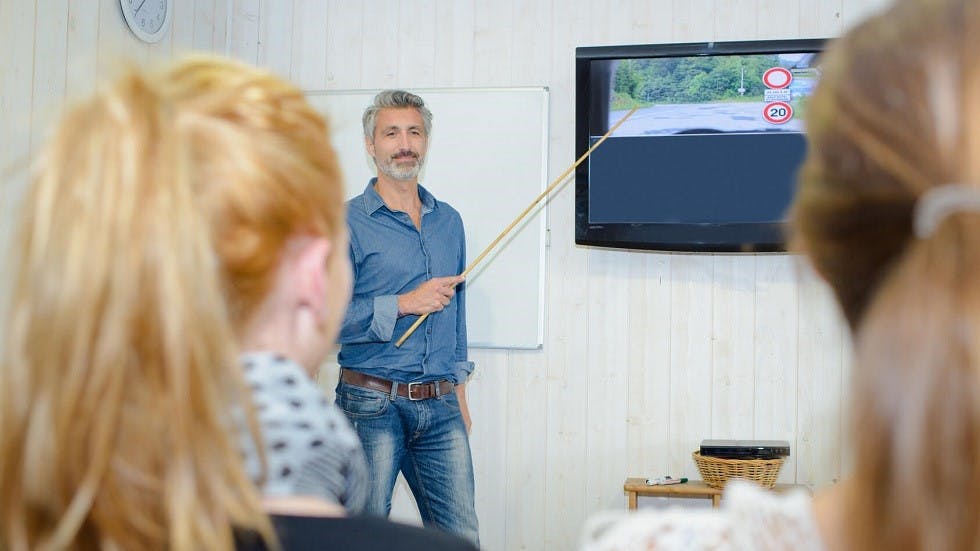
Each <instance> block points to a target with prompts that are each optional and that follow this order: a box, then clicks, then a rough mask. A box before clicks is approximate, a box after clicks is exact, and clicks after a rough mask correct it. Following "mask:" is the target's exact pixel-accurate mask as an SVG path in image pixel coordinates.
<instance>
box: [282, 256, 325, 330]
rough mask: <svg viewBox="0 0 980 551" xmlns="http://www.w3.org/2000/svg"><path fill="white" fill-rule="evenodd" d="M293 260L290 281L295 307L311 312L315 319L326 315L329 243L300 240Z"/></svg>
mask: <svg viewBox="0 0 980 551" xmlns="http://www.w3.org/2000/svg"><path fill="white" fill-rule="evenodd" d="M301 239H302V241H300V245H299V248H298V250H297V251H296V253H295V257H294V259H293V267H294V273H293V277H291V278H290V279H292V282H293V285H295V286H296V287H295V290H294V293H293V296H294V297H295V300H296V305H297V306H299V307H307V308H309V309H310V310H312V313H313V315H314V316H315V317H316V319H323V317H324V316H325V315H326V312H325V311H324V310H325V308H326V304H325V300H326V284H327V256H328V255H329V254H330V241H329V240H328V239H327V238H325V237H304V238H301Z"/></svg>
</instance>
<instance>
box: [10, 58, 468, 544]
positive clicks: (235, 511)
mask: <svg viewBox="0 0 980 551" xmlns="http://www.w3.org/2000/svg"><path fill="white" fill-rule="evenodd" d="M342 201H343V190H342V182H341V177H340V172H339V168H338V165H337V161H336V158H335V155H334V152H333V148H332V147H331V144H330V141H329V137H328V133H327V128H326V124H325V122H324V121H323V119H322V118H321V117H320V116H319V115H318V114H317V113H316V112H315V111H314V110H313V109H312V107H311V106H310V105H309V104H308V103H307V102H306V100H305V99H304V97H303V95H302V93H301V92H300V91H298V90H297V89H296V88H295V87H293V86H291V85H289V84H286V83H285V82H283V81H281V80H279V79H277V78H275V77H272V76H271V75H269V74H267V73H265V72H262V71H258V70H255V69H252V68H249V67H247V66H244V65H241V64H238V63H234V62H231V61H226V60H221V59H217V58H191V59H187V60H184V61H182V62H180V63H177V64H175V65H173V66H172V67H170V68H168V69H166V70H163V71H161V72H158V73H141V72H130V73H128V74H127V75H125V76H124V77H122V78H120V79H118V80H117V81H116V82H114V83H113V84H111V85H110V86H107V87H105V88H103V89H101V90H100V91H99V92H98V93H97V94H96V95H95V96H94V97H93V98H91V99H89V100H87V101H85V102H83V103H81V104H80V105H78V106H76V107H74V108H72V109H71V110H70V111H69V112H68V114H67V115H66V116H65V118H64V120H63V121H62V123H61V124H60V126H59V127H58V128H57V131H56V133H55V134H54V136H53V137H52V139H51V140H50V142H49V143H48V144H47V146H46V148H45V149H44V151H43V153H42V154H41V156H40V158H39V160H38V164H37V168H36V173H35V176H34V178H33V182H32V185H31V188H30V190H29V192H28V194H27V198H26V199H25V201H24V203H23V206H22V208H21V210H20V220H19V229H18V232H19V233H18V237H17V241H16V243H15V251H14V253H13V256H12V258H13V262H12V263H11V264H12V265H13V267H14V269H13V273H12V274H10V279H11V280H12V283H11V288H10V295H9V297H10V298H9V299H8V301H7V302H8V304H9V310H8V311H7V312H6V316H5V318H4V319H5V322H4V323H5V325H4V328H3V329H4V333H3V339H4V340H3V347H2V356H0V362H2V363H0V548H3V549H9V550H26V549H126V550H142V549H177V550H184V549H209V550H210V549H232V548H236V547H238V548H241V549H252V548H259V549H264V548H279V547H281V548H285V549H304V548H309V549H314V548H316V549H332V548H343V549H345V550H347V551H350V550H354V549H365V548H379V547H384V546H385V545H386V542H388V540H389V539H391V538H394V539H396V540H399V541H403V542H405V543H406V545H407V546H408V547H409V548H413V547H412V546H413V545H415V546H418V545H422V544H426V545H427V546H430V547H431V546H435V548H441V549H456V548H465V547H459V546H460V545H463V544H461V543H459V542H456V541H455V540H453V539H449V540H448V542H447V540H446V539H445V538H443V536H442V535H441V534H433V533H430V532H427V531H422V530H419V529H416V528H411V527H399V526H396V525H394V524H392V523H388V522H385V521H381V520H373V519H360V518H357V517H345V516H344V515H345V514H346V512H347V510H351V511H356V510H357V509H358V508H359V507H360V506H361V504H363V500H364V493H363V492H364V483H365V480H364V473H365V467H364V461H363V455H362V452H361V449H360V445H359V443H358V442H357V440H356V437H355V436H354V435H353V432H352V431H351V429H350V427H349V426H348V425H347V424H346V420H345V418H344V417H343V415H342V414H340V413H339V412H337V411H336V410H335V408H334V407H333V406H332V405H331V404H329V403H328V402H327V400H326V399H325V397H324V396H322V394H320V392H319V389H318V388H317V387H316V384H315V383H314V382H313V380H312V379H311V374H312V373H314V371H315V369H316V368H317V366H318V365H319V364H320V363H321V362H322V360H323V359H324V357H325V356H326V354H327V352H328V351H329V349H330V348H331V346H332V344H333V342H334V339H335V337H336V335H337V328H338V325H339V323H340V318H341V316H342V315H343V313H344V311H345V309H346V305H347V302H348V300H349V298H350V267H349V260H348V258H347V234H346V228H345V223H344V210H343V202H342ZM269 513H272V515H273V516H271V517H270V516H269ZM453 545H457V546H456V547H453Z"/></svg>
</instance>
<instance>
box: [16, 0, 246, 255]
mask: <svg viewBox="0 0 980 551" xmlns="http://www.w3.org/2000/svg"><path fill="white" fill-rule="evenodd" d="M228 8H229V4H228V2H227V1H226V0H175V1H174V17H173V21H172V24H173V26H172V27H171V32H169V33H167V34H166V35H165V36H164V37H163V39H162V40H161V41H160V42H157V43H155V44H146V43H143V42H140V41H139V40H138V39H137V38H136V37H135V36H134V35H133V34H132V33H130V32H129V30H128V28H127V27H126V22H125V20H124V19H123V16H122V11H121V10H120V7H119V0H36V1H34V0H3V1H0V52H2V54H0V56H2V57H0V129H3V131H2V132H0V180H2V186H3V187H2V189H0V244H4V243H6V240H7V239H8V238H9V234H10V231H11V225H10V220H11V217H12V216H11V215H12V212H13V211H14V209H16V207H17V203H18V200H19V198H20V197H21V196H22V194H23V190H24V188H25V185H26V176H27V174H26V167H27V163H28V161H29V159H30V158H31V157H32V156H33V154H35V153H36V152H37V151H38V149H39V147H40V146H41V143H42V141H43V139H44V138H45V137H46V136H47V134H48V132H49V131H50V126H51V125H52V124H54V123H55V122H56V121H57V120H58V117H59V116H60V114H61V113H62V108H63V105H64V104H65V102H70V101H72V100H73V99H75V98H80V97H85V96H86V95H87V94H89V93H91V92H92V91H93V90H95V86H96V83H97V82H99V81H100V80H102V79H105V78H109V77H111V76H113V75H114V74H117V73H118V71H119V70H120V68H121V67H123V66H125V64H127V63H137V64H141V65H142V64H145V63H147V62H153V61H158V60H163V59H168V58H170V57H172V56H173V55H175V54H179V53H181V52H186V51H191V50H196V51H206V52H218V53H224V52H225V51H227V49H228V45H227V44H226V42H227V41H226V37H225V35H226V32H225V30H226V28H227V26H228V15H229V11H228ZM2 264H3V260H2V258H0V268H2Z"/></svg>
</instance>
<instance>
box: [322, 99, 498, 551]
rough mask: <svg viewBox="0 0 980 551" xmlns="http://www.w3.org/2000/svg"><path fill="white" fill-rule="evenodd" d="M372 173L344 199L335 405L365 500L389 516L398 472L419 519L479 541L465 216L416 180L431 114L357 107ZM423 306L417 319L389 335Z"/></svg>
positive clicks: (386, 106) (394, 102)
mask: <svg viewBox="0 0 980 551" xmlns="http://www.w3.org/2000/svg"><path fill="white" fill-rule="evenodd" d="M363 124H364V144H365V147H366V148H367V152H368V153H369V154H370V155H371V157H372V158H373V159H374V164H375V166H376V167H377V169H378V170H377V177H376V178H372V179H371V181H370V182H369V183H368V185H367V188H365V190H364V193H362V194H361V195H359V196H357V197H355V198H353V199H351V200H350V202H349V203H348V205H347V223H348V226H349V228H350V253H351V261H352V265H353V269H354V293H353V300H352V302H351V305H350V307H349V308H348V310H347V316H346V319H345V320H344V324H343V327H342V329H341V333H340V343H341V348H340V355H339V357H338V360H339V363H340V365H341V375H340V380H339V382H338V384H337V404H338V405H339V406H340V407H341V408H342V409H343V410H344V412H345V413H346V414H347V417H348V418H349V419H350V421H351V423H352V424H353V426H354V428H355V429H356V430H357V433H358V435H359V436H360V438H361V442H362V444H363V447H364V451H365V454H366V455H367V460H368V465H369V468H370V471H371V473H372V480H371V481H370V482H369V496H368V502H367V506H366V510H367V511H368V512H369V513H373V514H377V515H381V516H388V514H389V513H390V511H391V495H392V491H393V489H394V485H395V479H396V477H397V476H398V472H399V471H401V473H402V474H403V475H404V476H405V480H406V481H407V482H408V485H409V487H410V488H411V489H412V493H413V494H414V495H415V500H416V502H417V503H418V506H419V511H420V512H421V515H422V520H423V522H424V523H425V524H426V525H427V526H436V527H439V528H442V529H444V530H447V531H449V532H452V533H455V534H458V535H461V536H463V537H465V538H468V539H470V540H471V541H473V542H474V543H476V544H479V541H478V540H479V538H478V527H477V518H476V509H475V507H474V496H473V486H474V485H473V462H472V458H471V456H470V446H469V436H468V433H469V427H470V418H469V410H468V408H467V405H466V393H465V390H464V389H465V386H464V385H465V383H466V379H467V377H468V376H469V374H470V373H471V372H472V371H473V363H472V362H470V361H468V360H467V348H466V309H465V301H464V296H465V292H464V284H463V278H462V277H460V276H459V275H458V274H460V273H462V272H463V270H464V269H465V267H466V246H465V243H464V237H463V223H462V220H461V218H460V216H459V213H458V212H456V211H455V210H454V209H453V208H452V207H450V206H449V205H448V204H446V203H443V202H441V201H438V200H436V199H435V197H433V196H432V194H431V193H429V192H428V191H427V190H426V189H425V188H424V187H422V186H421V185H419V183H418V177H419V171H420V170H421V168H422V164H423V162H424V160H425V153H426V149H427V147H428V140H429V133H430V130H431V128H432V113H431V112H430V111H429V109H428V108H426V106H425V103H424V102H423V101H422V98H420V97H419V96H417V95H415V94H411V93H409V92H405V91H402V90H386V91H384V92H381V93H379V94H378V95H377V96H376V97H375V98H374V103H373V104H372V105H371V106H369V107H368V108H367V109H366V110H365V112H364V117H363ZM423 314H430V315H429V316H428V318H427V319H426V320H425V322H424V324H423V325H422V326H421V327H419V329H418V330H417V331H415V333H414V334H413V335H412V336H411V337H409V338H408V340H406V341H405V342H404V343H403V344H402V346H401V347H400V348H399V347H396V346H395V344H394V343H395V341H396V340H397V339H398V337H400V336H401V335H402V334H403V333H404V332H405V331H406V330H407V329H408V328H409V327H410V326H411V325H412V324H413V323H414V322H415V321H416V320H417V319H418V317H419V316H421V315H423Z"/></svg>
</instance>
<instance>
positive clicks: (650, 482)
mask: <svg viewBox="0 0 980 551" xmlns="http://www.w3.org/2000/svg"><path fill="white" fill-rule="evenodd" d="M685 482H687V479H686V478H683V477H682V478H673V477H670V476H661V477H657V478H648V479H647V486H666V485H668V484H683V483H685Z"/></svg>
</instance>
